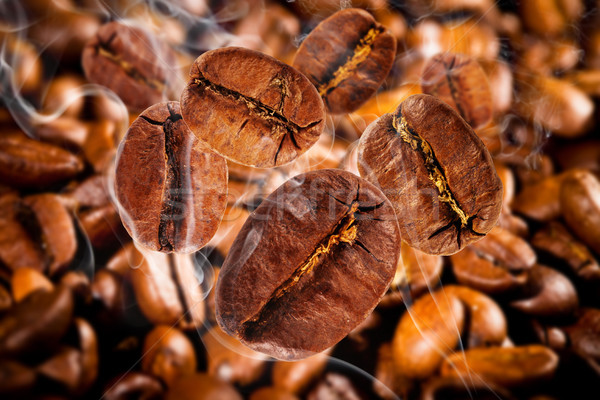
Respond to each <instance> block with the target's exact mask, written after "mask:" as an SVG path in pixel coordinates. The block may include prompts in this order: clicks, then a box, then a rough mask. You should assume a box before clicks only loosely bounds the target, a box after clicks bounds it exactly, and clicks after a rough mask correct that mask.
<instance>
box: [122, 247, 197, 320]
mask: <svg viewBox="0 0 600 400" xmlns="http://www.w3.org/2000/svg"><path fill="white" fill-rule="evenodd" d="M132 267H134V268H133V269H132V270H131V283H132V285H133V290H134V293H135V297H136V299H137V302H138V305H139V307H140V309H141V310H142V313H143V314H144V315H145V316H146V318H148V320H149V321H150V322H152V323H153V324H155V325H159V324H163V325H174V324H177V325H178V326H179V327H180V328H183V329H191V328H194V327H199V326H200V325H201V324H202V322H203V321H204V316H205V310H204V301H203V299H204V290H203V288H202V282H203V279H205V278H204V276H203V275H202V271H197V270H196V265H195V264H194V261H193V259H192V257H191V256H190V255H187V254H185V255H183V254H178V255H174V254H169V255H165V254H161V253H150V252H145V253H144V256H143V257H142V255H141V254H138V255H137V256H136V259H135V260H134V262H133V264H132Z"/></svg>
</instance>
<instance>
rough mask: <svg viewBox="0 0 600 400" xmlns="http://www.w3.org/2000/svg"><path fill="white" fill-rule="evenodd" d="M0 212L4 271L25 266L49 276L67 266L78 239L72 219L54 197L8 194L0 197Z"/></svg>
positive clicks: (50, 195)
mask: <svg viewBox="0 0 600 400" xmlns="http://www.w3.org/2000/svg"><path fill="white" fill-rule="evenodd" d="M0 210H1V211H2V212H0V260H1V261H2V265H3V266H4V267H5V268H8V270H9V271H15V270H17V269H19V268H21V267H28V268H33V269H36V270H38V271H40V272H47V273H48V274H50V275H52V274H56V273H59V272H62V270H63V269H64V268H65V267H67V266H68V265H69V263H70V262H71V260H72V259H73V257H74V255H75V251H76V249H77V239H76V236H75V229H74V226H73V219H72V217H71V215H70V214H69V212H68V211H67V210H66V208H65V206H64V205H63V204H62V203H61V201H60V199H59V197H58V196H57V195H54V194H40V195H33V196H28V197H26V198H24V199H19V198H18V197H17V196H16V195H14V194H10V193H9V194H6V195H4V196H1V197H0ZM6 272H7V271H5V273H6ZM0 273H2V269H0Z"/></svg>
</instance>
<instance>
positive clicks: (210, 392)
mask: <svg viewBox="0 0 600 400" xmlns="http://www.w3.org/2000/svg"><path fill="white" fill-rule="evenodd" d="M223 399H230V400H242V396H241V395H240V394H239V393H238V392H237V391H236V390H235V389H234V388H233V386H230V385H229V384H227V383H224V382H222V381H219V380H217V379H215V378H211V377H210V376H208V375H206V374H202V373H196V374H193V375H187V376H184V377H181V378H179V379H178V380H176V381H175V382H174V383H173V385H172V386H171V388H170V389H169V391H168V392H167V395H166V397H165V400H223Z"/></svg>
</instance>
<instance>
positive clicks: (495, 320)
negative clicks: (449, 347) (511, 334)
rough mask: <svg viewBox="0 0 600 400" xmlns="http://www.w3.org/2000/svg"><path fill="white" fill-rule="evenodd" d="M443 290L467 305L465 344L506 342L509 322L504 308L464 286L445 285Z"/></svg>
mask: <svg viewBox="0 0 600 400" xmlns="http://www.w3.org/2000/svg"><path fill="white" fill-rule="evenodd" d="M441 290H442V291H443V292H445V293H446V294H449V295H451V296H456V297H457V298H458V299H459V300H460V301H461V302H462V303H463V304H464V305H465V311H466V315H467V316H466V318H465V321H467V325H466V326H465V328H464V334H463V338H462V341H463V344H465V345H466V346H467V347H468V348H474V347H489V346H497V345H501V344H502V342H504V340H505V339H506V332H507V322H506V318H505V317H504V313H503V312H502V309H501V308H500V306H499V305H498V304H497V303H496V302H495V301H494V300H492V299H491V298H490V297H488V296H486V295H485V294H483V293H481V292H478V291H476V290H473V289H469V288H467V287H464V286H457V285H445V286H444V287H443V288H442V289H441ZM465 336H466V337H465Z"/></svg>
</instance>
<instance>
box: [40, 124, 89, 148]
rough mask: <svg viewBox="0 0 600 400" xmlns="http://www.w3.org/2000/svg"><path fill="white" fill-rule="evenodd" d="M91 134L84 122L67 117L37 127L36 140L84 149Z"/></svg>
mask: <svg viewBox="0 0 600 400" xmlns="http://www.w3.org/2000/svg"><path fill="white" fill-rule="evenodd" d="M89 133H90V129H89V127H88V125H86V124H85V123H84V122H83V121H80V120H78V119H76V118H73V117H66V116H61V117H58V118H56V119H54V120H52V121H49V122H47V123H45V124H42V125H39V126H36V127H35V135H36V138H39V139H41V140H43V141H46V142H50V143H55V144H57V145H59V146H63V147H67V148H68V147H75V148H81V147H83V144H84V143H85V141H86V139H87V137H88V134H89Z"/></svg>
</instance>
